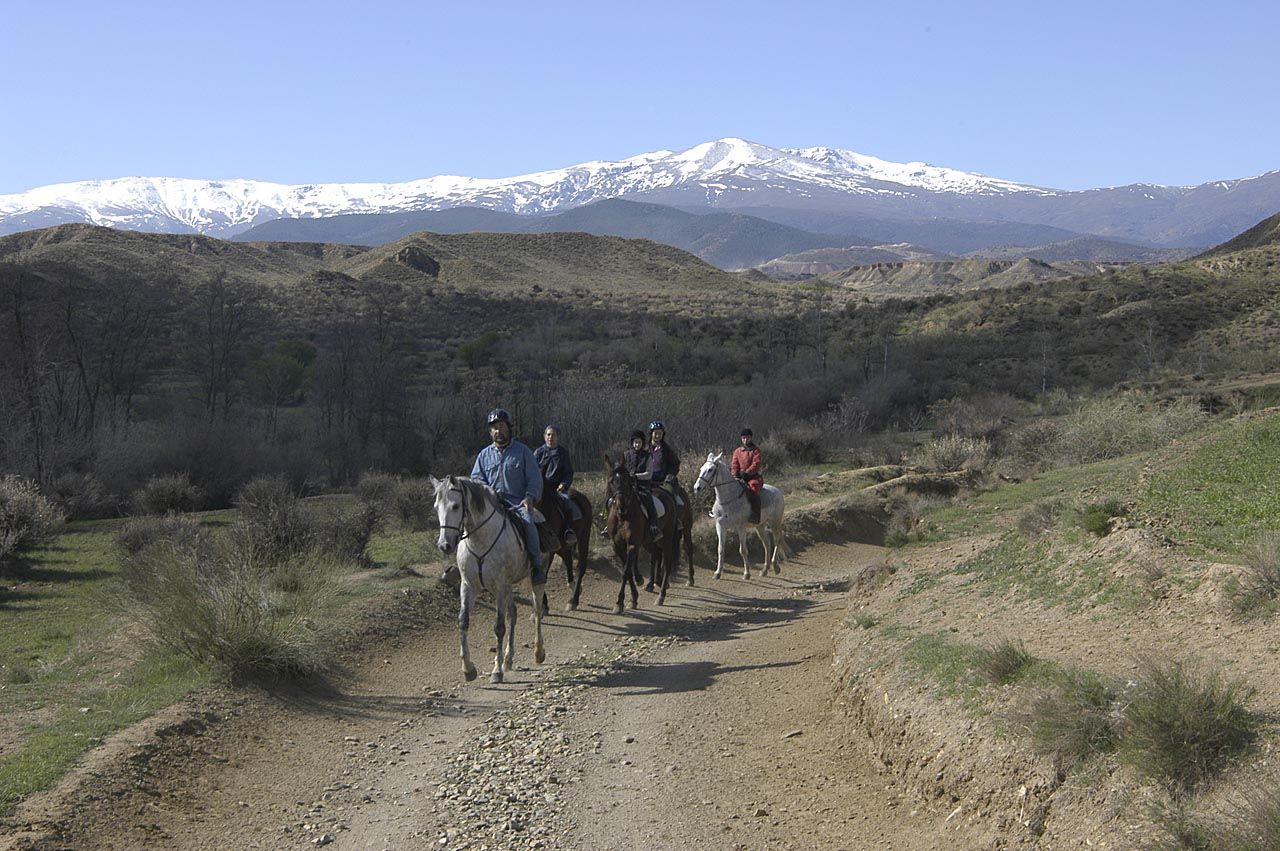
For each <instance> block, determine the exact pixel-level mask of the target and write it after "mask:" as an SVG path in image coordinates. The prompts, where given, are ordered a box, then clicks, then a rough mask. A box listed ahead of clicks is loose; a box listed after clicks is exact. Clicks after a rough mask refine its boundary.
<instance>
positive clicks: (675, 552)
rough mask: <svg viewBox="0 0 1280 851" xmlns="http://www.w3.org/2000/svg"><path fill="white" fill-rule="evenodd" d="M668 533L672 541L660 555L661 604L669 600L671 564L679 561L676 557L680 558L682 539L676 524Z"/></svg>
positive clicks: (659, 594) (659, 593)
mask: <svg viewBox="0 0 1280 851" xmlns="http://www.w3.org/2000/svg"><path fill="white" fill-rule="evenodd" d="M667 535H668V537H669V538H670V541H669V542H668V543H667V544H666V547H665V550H666V551H665V552H663V553H662V554H661V555H660V556H659V558H661V559H662V585H661V589H662V590H661V591H659V592H658V605H659V606H661V605H662V604H663V603H665V602H667V588H668V586H670V584H671V565H672V564H675V563H677V562H676V559H677V558H679V553H680V541H679V540H677V539H676V530H675V524H672V528H671V529H670V531H668V532H667Z"/></svg>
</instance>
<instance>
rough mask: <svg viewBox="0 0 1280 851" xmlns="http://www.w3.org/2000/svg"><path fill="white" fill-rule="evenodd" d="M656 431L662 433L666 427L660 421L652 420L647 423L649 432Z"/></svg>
mask: <svg viewBox="0 0 1280 851" xmlns="http://www.w3.org/2000/svg"><path fill="white" fill-rule="evenodd" d="M658 429H662V430H663V431H666V430H667V427H666V425H665V424H664V423H663V422H662V420H654V421H653V422H651V423H649V431H657V430H658Z"/></svg>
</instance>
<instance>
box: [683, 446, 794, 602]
mask: <svg viewBox="0 0 1280 851" xmlns="http://www.w3.org/2000/svg"><path fill="white" fill-rule="evenodd" d="M723 457H724V453H723V452H721V453H719V454H716V453H714V452H708V453H707V463H705V464H703V465H702V469H700V470H699V471H698V480H697V481H696V482H694V483H693V492H694V493H701V492H702V491H704V490H706V489H707V488H714V489H715V492H716V504H715V506H714V507H713V508H712V509H711V516H712V517H714V518H715V521H716V574H715V576H716V579H719V578H720V571H721V570H723V569H724V536H725V531H726V530H728V529H732V530H733V531H735V532H737V533H738V552H740V553H742V568H743V573H742V575H743V577H744V578H746V579H750V578H751V555H750V553H749V552H748V549H747V530H748V529H755V530H756V535H758V536H759V537H760V543H761V544H763V545H764V575H765V576H768V575H769V567H770V566H771V565H772V567H773V572H774V573H781V572H782V570H781V568H779V567H778V552H779V549H780V548H782V552H783V555H784V556H785V553H786V549H785V547H786V544H785V543H784V542H783V539H782V510H783V503H784V499H783V496H782V491H780V490H778V489H777V488H775V487H774V486H773V485H765V486H764V487H763V488H761V489H760V522H759V523H752V522H750V519H749V518H750V517H751V503H750V502H748V501H747V486H746V485H744V484H743V483H742V482H740V481H739V480H738V479H736V478H734V477H733V475H732V474H731V473H730V472H729V468H728V467H727V466H725V464H724V462H723V461H721V460H720V459H721V458H723Z"/></svg>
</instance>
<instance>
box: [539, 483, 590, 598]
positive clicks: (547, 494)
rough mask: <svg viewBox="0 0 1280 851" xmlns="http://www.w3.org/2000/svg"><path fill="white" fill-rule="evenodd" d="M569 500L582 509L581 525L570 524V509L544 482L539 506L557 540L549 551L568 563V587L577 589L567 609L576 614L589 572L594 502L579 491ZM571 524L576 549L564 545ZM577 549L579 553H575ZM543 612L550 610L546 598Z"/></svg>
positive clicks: (570, 495)
mask: <svg viewBox="0 0 1280 851" xmlns="http://www.w3.org/2000/svg"><path fill="white" fill-rule="evenodd" d="M569 498H570V499H572V500H573V503H574V505H576V506H578V511H579V512H581V514H582V517H581V519H579V520H578V521H577V522H571V521H570V519H569V518H570V514H569V511H568V509H567V508H565V506H564V505H563V504H562V503H561V501H560V497H559V495H558V494H557V493H556V489H555V488H554V487H553V486H552V485H550V484H548V483H547V481H546V480H545V479H544V480H543V482H542V501H541V502H539V504H538V510H539V511H541V512H542V515H543V516H544V517H546V518H547V522H546V524H545V525H546V528H547V530H548V531H550V532H551V533H552V534H553V535H554V536H555V539H554V541H553V542H551V544H550V547H549V548H548V549H547V552H548V553H550V554H551V557H552V560H553V561H554V559H555V556H557V555H558V556H560V560H561V561H563V562H564V569H565V575H566V577H567V580H568V584H569V585H570V586H572V587H573V597H572V598H571V599H570V600H569V602H568V604H567V605H566V606H565V610H566V611H570V612H571V611H574V610H576V609H577V608H578V601H579V600H580V599H581V598H582V576H583V574H584V573H586V571H587V559H588V557H589V556H588V552H589V550H590V549H591V511H592V506H591V500H589V499H587V497H586V496H585V495H583V494H581V493H579V492H578V491H576V490H570V493H569ZM566 524H570V525H572V527H573V534H574V535H575V536H577V538H578V541H577V543H575V544H574V545H573V546H566V545H565V543H564V527H565V525H566ZM545 543H546V538H545V537H544V544H545ZM575 550H576V553H575ZM575 555H576V556H577V562H578V573H577V577H576V578H575V577H574V572H573V562H574V556H575ZM542 605H543V609H544V610H545V609H546V608H547V599H546V595H545V594H544V595H543V598H542Z"/></svg>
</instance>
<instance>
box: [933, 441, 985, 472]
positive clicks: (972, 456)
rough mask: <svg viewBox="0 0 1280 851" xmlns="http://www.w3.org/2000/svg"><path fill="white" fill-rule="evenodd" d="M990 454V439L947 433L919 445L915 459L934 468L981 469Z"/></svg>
mask: <svg viewBox="0 0 1280 851" xmlns="http://www.w3.org/2000/svg"><path fill="white" fill-rule="evenodd" d="M991 455H992V453H991V442H990V441H988V440H986V439H984V438H980V437H964V436H962V435H958V434H949V435H946V436H945V437H939V438H936V439H935V440H933V441H931V442H930V443H926V444H925V445H924V446H922V447H920V450H919V452H918V456H917V461H918V463H920V464H921V465H923V466H926V467H931V468H933V469H935V470H982V469H984V468H985V467H986V466H987V464H988V462H990V460H991Z"/></svg>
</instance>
